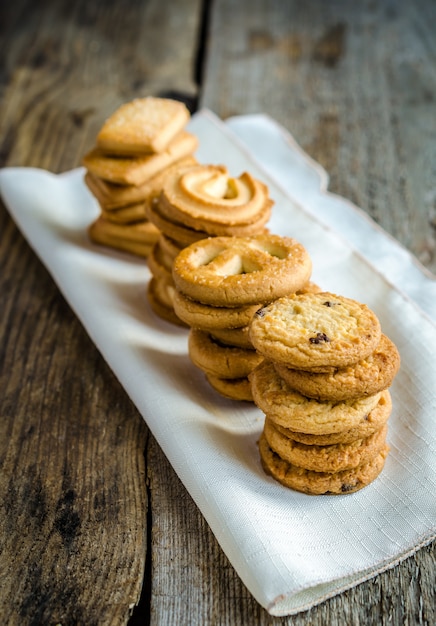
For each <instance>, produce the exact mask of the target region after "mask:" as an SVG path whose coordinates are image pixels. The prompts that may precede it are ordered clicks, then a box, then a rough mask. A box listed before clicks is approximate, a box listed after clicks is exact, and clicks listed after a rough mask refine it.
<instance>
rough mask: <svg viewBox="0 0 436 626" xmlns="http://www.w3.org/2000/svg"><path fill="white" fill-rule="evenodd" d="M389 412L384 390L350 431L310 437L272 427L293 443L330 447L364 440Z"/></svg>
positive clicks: (383, 421)
mask: <svg viewBox="0 0 436 626" xmlns="http://www.w3.org/2000/svg"><path fill="white" fill-rule="evenodd" d="M391 412H392V400H391V395H390V393H389V391H388V390H387V389H386V390H385V391H383V392H382V394H381V396H380V400H379V401H378V404H377V406H376V407H375V408H374V409H372V411H370V412H369V413H368V415H365V416H364V417H362V419H361V420H360V422H359V423H358V424H357V425H356V426H355V427H354V428H351V429H350V430H345V431H341V432H339V433H331V434H327V435H311V434H309V433H300V432H297V431H295V430H290V429H289V428H284V427H283V426H280V425H279V424H277V423H275V424H274V427H275V428H276V430H278V431H279V432H280V433H282V435H284V436H285V437H289V438H290V439H293V440H294V441H299V442H300V443H304V444H306V445H308V446H330V445H333V444H338V443H351V442H352V441H356V440H357V439H366V438H367V437H369V436H370V435H372V434H373V433H375V432H376V431H378V430H380V429H381V428H382V427H383V426H384V425H385V424H386V422H387V421H388V419H389V416H390V414H391ZM267 419H268V418H267Z"/></svg>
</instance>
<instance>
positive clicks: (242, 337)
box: [209, 326, 253, 350]
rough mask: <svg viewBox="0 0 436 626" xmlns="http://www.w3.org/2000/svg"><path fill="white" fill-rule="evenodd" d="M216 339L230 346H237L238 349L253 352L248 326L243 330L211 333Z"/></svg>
mask: <svg viewBox="0 0 436 626" xmlns="http://www.w3.org/2000/svg"><path fill="white" fill-rule="evenodd" d="M209 332H210V334H211V335H212V337H213V338H214V339H217V340H218V341H220V342H221V343H224V344H226V345H228V346H237V347H238V348H247V349H250V350H253V346H252V344H251V341H250V335H249V334H248V326H243V327H242V328H223V329H216V330H211V331H209Z"/></svg>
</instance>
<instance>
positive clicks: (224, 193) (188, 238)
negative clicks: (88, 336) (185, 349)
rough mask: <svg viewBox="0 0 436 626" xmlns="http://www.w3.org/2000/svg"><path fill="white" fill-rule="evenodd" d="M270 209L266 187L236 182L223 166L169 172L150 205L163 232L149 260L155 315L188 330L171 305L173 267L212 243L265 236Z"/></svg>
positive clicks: (246, 179)
mask: <svg viewBox="0 0 436 626" xmlns="http://www.w3.org/2000/svg"><path fill="white" fill-rule="evenodd" d="M272 204H273V202H272V200H271V198H270V197H269V192H268V188H267V186H266V185H264V184H263V183H262V182H261V181H259V180H257V179H255V178H254V177H252V176H251V175H250V174H249V173H243V174H241V175H240V176H239V177H237V178H235V177H232V176H230V174H229V171H228V170H227V168H226V167H225V166H223V165H200V164H197V165H195V166H193V167H186V168H181V169H179V170H176V169H175V170H174V171H173V172H171V174H170V175H169V176H168V177H167V178H166V180H165V184H164V186H163V189H162V191H161V193H160V194H159V195H158V196H157V197H156V198H154V199H153V201H152V202H150V203H149V204H148V205H147V217H148V219H149V221H150V223H151V224H153V225H154V226H155V227H156V228H157V229H158V230H159V232H160V237H159V238H158V240H157V242H156V244H155V245H154V247H153V249H152V250H151V253H150V255H149V259H148V265H149V268H150V272H151V274H152V278H151V280H150V283H149V286H148V291H147V295H148V299H149V302H150V306H151V307H152V309H153V311H154V312H155V313H156V315H158V316H159V317H161V318H162V319H164V320H166V321H168V322H171V323H173V324H177V325H181V326H186V323H185V321H184V320H183V319H181V318H180V317H179V316H178V315H177V313H176V312H175V310H174V302H173V299H174V281H173V277H172V266H173V263H174V259H175V257H176V256H177V254H178V253H179V252H180V251H181V250H183V249H184V248H186V247H187V246H190V245H192V244H195V243H197V242H198V241H201V240H203V239H207V238H209V237H217V236H253V235H257V234H260V233H263V232H265V230H266V228H265V224H266V222H267V221H268V220H269V218H270V215H271V207H272Z"/></svg>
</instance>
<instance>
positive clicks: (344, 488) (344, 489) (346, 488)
mask: <svg viewBox="0 0 436 626" xmlns="http://www.w3.org/2000/svg"><path fill="white" fill-rule="evenodd" d="M355 488H356V485H350V484H349V483H348V484H347V483H343V484H342V485H341V491H342V493H347V492H348V491H352V490H353V489H355Z"/></svg>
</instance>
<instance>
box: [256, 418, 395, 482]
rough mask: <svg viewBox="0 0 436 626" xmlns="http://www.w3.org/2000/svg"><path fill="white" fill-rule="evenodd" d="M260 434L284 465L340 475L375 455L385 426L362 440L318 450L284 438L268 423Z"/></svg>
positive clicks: (316, 446)
mask: <svg viewBox="0 0 436 626" xmlns="http://www.w3.org/2000/svg"><path fill="white" fill-rule="evenodd" d="M263 432H264V435H265V438H266V440H267V442H268V445H269V447H270V448H271V450H273V451H274V452H275V453H276V454H278V455H279V457H280V458H282V459H283V460H284V461H287V462H288V463H291V464H292V465H297V466H298V467H303V468H304V469H307V470H313V471H314V472H341V471H343V470H349V469H353V468H355V467H358V466H359V465H361V464H362V463H367V462H368V461H370V460H371V459H373V458H374V457H375V456H376V455H377V454H379V452H380V451H381V449H382V448H383V447H384V445H385V441H386V434H387V426H383V427H382V428H381V429H380V430H378V431H376V432H375V433H373V434H372V435H370V436H369V437H367V438H366V439H356V440H355V441H351V442H350V443H337V444H329V445H322V446H320V445H307V444H304V443H300V442H298V441H295V440H293V439H290V438H289V437H286V436H285V435H283V433H282V432H281V431H279V430H278V429H277V428H276V427H275V425H274V422H272V421H271V420H269V419H266V420H265V426H264V431H263Z"/></svg>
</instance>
